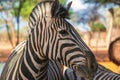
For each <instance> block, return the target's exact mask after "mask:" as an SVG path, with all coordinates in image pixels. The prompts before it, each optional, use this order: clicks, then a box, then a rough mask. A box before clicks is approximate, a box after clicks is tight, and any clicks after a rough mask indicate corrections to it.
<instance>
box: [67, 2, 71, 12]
mask: <svg viewBox="0 0 120 80" xmlns="http://www.w3.org/2000/svg"><path fill="white" fill-rule="evenodd" d="M71 4H72V1H71V2H69V3H68V5H67V8H66V9H67V11H69V9H70V7H71Z"/></svg>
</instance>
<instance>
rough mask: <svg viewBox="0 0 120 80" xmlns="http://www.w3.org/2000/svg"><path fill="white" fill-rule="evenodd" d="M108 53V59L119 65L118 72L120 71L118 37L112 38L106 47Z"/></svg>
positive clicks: (119, 39) (119, 41) (119, 38)
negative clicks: (107, 47)
mask: <svg viewBox="0 0 120 80" xmlns="http://www.w3.org/2000/svg"><path fill="white" fill-rule="evenodd" d="M108 55H109V59H110V61H112V62H113V63H115V64H116V65H117V66H119V73H120V37H118V38H116V39H115V40H113V41H112V42H111V43H110V45H109V49H108Z"/></svg>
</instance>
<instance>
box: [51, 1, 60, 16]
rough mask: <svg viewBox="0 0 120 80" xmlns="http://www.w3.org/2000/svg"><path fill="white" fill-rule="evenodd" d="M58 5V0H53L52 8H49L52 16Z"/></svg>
mask: <svg viewBox="0 0 120 80" xmlns="http://www.w3.org/2000/svg"><path fill="white" fill-rule="evenodd" d="M59 6H60V3H59V0H55V1H54V2H53V4H52V9H51V14H52V17H54V16H55V15H56V12H57V10H58V9H59Z"/></svg>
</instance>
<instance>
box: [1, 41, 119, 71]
mask: <svg viewBox="0 0 120 80" xmlns="http://www.w3.org/2000/svg"><path fill="white" fill-rule="evenodd" d="M91 49H92V51H93V53H94V55H95V57H96V59H97V61H98V63H100V64H102V65H103V66H105V67H106V68H108V69H110V70H112V71H113V72H116V73H118V66H116V65H115V64H114V63H112V62H110V61H109V59H108V54H107V49H105V48H98V49H97V50H96V49H95V48H91ZM11 51H12V47H11V45H10V44H9V42H4V43H0V62H5V61H6V60H7V58H8V56H9V55H10V53H11Z"/></svg>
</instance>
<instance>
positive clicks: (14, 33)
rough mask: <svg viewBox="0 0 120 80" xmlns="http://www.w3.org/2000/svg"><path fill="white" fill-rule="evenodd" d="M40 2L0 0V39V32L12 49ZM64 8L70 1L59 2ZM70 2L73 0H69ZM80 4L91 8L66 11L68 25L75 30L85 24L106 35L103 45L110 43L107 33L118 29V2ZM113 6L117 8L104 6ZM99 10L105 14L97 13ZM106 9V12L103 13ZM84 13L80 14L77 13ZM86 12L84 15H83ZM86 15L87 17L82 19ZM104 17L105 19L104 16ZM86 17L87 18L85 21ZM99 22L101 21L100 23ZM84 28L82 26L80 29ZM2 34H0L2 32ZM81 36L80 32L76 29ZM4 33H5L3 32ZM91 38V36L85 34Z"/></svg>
mask: <svg viewBox="0 0 120 80" xmlns="http://www.w3.org/2000/svg"><path fill="white" fill-rule="evenodd" d="M40 1H45V0H0V37H1V39H0V40H2V39H3V38H2V37H3V36H2V35H3V32H4V34H5V35H6V36H7V39H8V40H9V42H10V43H11V45H12V47H15V46H16V45H17V44H18V43H19V42H20V41H21V37H22V38H23V39H25V38H26V37H27V35H28V32H29V31H28V30H29V29H28V27H27V26H28V25H27V22H28V19H29V14H30V13H31V11H32V9H33V7H34V6H35V5H36V4H37V3H39V2H40ZM59 1H60V3H62V4H63V5H64V6H66V3H67V2H68V1H70V0H59ZM72 1H73V2H74V0H72ZM80 1H81V2H82V3H83V4H85V5H86V4H87V5H92V4H93V5H94V7H93V6H89V7H88V8H87V9H85V10H78V11H77V12H75V11H74V9H72V8H71V9H70V11H69V13H70V17H71V20H72V23H76V24H77V25H75V27H76V28H77V29H79V24H80V23H82V24H87V26H88V27H89V28H90V30H88V32H89V31H90V32H97V31H102V32H106V34H107V36H106V38H107V39H106V42H108V43H107V44H109V43H110V41H111V32H112V29H113V28H120V22H119V21H120V7H119V5H120V1H119V0H80ZM111 4H113V5H114V6H118V7H109V8H107V7H108V5H111ZM100 8H103V10H104V12H106V13H105V14H101V13H102V12H98V10H99V9H100ZM106 8H107V10H106ZM82 11H84V12H83V13H82V15H81V12H82ZM85 11H86V12H85ZM84 15H85V16H84ZM86 15H87V16H86ZM105 15H107V17H105ZM86 18H87V19H86ZM101 19H102V21H101ZM84 27H85V25H83V28H84ZM2 31H3V32H2ZM78 31H79V32H80V35H81V32H82V31H81V30H78ZM5 32H6V33H5ZM89 35H91V34H89Z"/></svg>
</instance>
